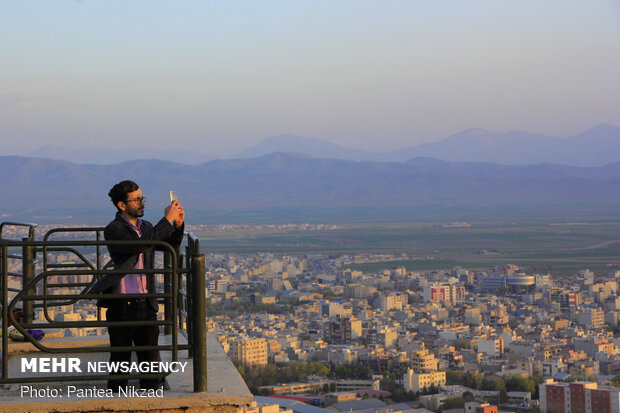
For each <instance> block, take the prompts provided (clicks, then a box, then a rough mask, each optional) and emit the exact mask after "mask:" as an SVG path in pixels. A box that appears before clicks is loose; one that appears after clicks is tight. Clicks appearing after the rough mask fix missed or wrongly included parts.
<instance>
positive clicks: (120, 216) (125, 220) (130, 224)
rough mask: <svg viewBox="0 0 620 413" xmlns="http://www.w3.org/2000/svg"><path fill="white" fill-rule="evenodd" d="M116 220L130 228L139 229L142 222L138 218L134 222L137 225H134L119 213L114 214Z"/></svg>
mask: <svg viewBox="0 0 620 413" xmlns="http://www.w3.org/2000/svg"><path fill="white" fill-rule="evenodd" d="M116 219H117V220H121V221H122V222H126V223H127V224H129V226H130V227H132V228H140V227H142V220H141V219H140V218H138V220H137V221H136V224H137V225H134V224H132V223H131V222H130V221H129V220H128V219H127V218H125V217H124V216H123V214H122V213H121V212H117V213H116Z"/></svg>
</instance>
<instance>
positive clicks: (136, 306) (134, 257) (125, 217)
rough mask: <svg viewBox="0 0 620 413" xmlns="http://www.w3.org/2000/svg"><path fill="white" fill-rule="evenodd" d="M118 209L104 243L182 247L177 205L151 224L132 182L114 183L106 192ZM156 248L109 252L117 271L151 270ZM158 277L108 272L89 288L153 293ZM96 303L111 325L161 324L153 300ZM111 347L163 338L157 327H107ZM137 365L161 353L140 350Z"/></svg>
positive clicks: (159, 383)
mask: <svg viewBox="0 0 620 413" xmlns="http://www.w3.org/2000/svg"><path fill="white" fill-rule="evenodd" d="M108 195H109V196H110V199H111V200H112V203H113V204H114V206H115V207H116V209H117V210H118V211H117V213H116V218H115V219H114V220H113V221H112V222H110V223H109V224H108V226H107V227H106V228H105V231H104V237H105V239H106V241H111V240H130V241H137V240H157V241H166V242H168V243H169V244H170V245H172V246H173V247H175V248H176V247H178V246H179V245H180V244H181V241H182V240H183V229H184V226H185V225H184V220H185V212H184V211H183V207H182V206H181V204H179V202H178V201H173V202H172V203H171V204H170V205H169V206H167V207H166V208H165V209H164V217H163V218H162V219H161V220H160V221H159V222H158V223H157V224H156V225H155V226H153V225H152V224H151V223H150V222H148V221H145V220H143V219H141V217H142V216H144V207H145V204H146V198H145V197H144V196H143V194H142V190H141V189H140V187H138V185H137V184H136V183H135V182H133V181H122V182H119V183H118V184H116V185H114V187H113V188H112V189H111V190H110V192H109V193H108ZM154 250H155V248H154V247H153V246H138V245H110V246H108V251H109V252H110V257H111V258H112V261H113V262H114V268H115V269H138V270H139V269H152V268H153V267H154V256H155V251H154ZM154 278H155V276H154V274H139V273H135V272H134V273H131V274H125V275H122V274H120V275H115V274H108V275H106V276H104V277H103V278H102V279H101V280H99V281H98V282H97V283H96V284H95V285H94V286H93V287H92V288H91V290H90V292H91V293H114V294H145V293H155V292H156V290H155V279H154ZM97 305H99V306H101V307H108V309H107V311H106V320H107V321H138V320H157V310H158V304H157V300H156V299H155V298H148V299H147V298H137V299H136V298H129V299H127V300H125V299H122V300H113V299H107V300H99V302H98V303H97ZM108 334H109V335H110V345H111V346H112V347H115V346H117V347H118V346H132V345H135V346H155V345H157V338H158V336H159V327H158V326H157V325H151V326H140V327H109V328H108ZM137 356H138V360H139V361H149V362H150V361H159V352H158V351H138V352H137ZM110 361H111V362H122V361H131V352H111V353H110ZM125 386H127V380H110V381H108V388H109V389H112V390H114V391H118V388H119V387H125ZM165 386H166V385H165V380H163V379H161V380H140V387H141V388H144V389H157V388H160V387H165Z"/></svg>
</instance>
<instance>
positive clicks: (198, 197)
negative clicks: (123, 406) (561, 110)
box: [0, 152, 620, 219]
mask: <svg viewBox="0 0 620 413" xmlns="http://www.w3.org/2000/svg"><path fill="white" fill-rule="evenodd" d="M0 174H1V176H2V177H3V191H2V192H3V205H2V211H1V212H2V214H3V217H4V218H5V219H7V218H8V217H14V216H20V217H24V216H25V217H28V216H34V215H53V214H73V215H76V214H82V215H83V214H85V213H91V212H92V213H99V212H101V213H102V215H103V214H107V215H109V213H110V209H111V208H112V205H111V204H110V203H109V202H110V201H109V199H108V197H107V192H108V190H109V189H110V187H111V186H112V185H113V184H115V183H116V182H118V181H120V180H123V179H127V178H130V179H133V180H135V181H136V182H138V183H139V185H140V186H141V188H142V190H143V192H144V193H145V195H146V196H147V197H148V205H149V206H151V207H155V208H157V210H159V209H160V207H162V208H163V205H165V204H166V203H167V202H168V201H167V194H168V191H169V190H171V189H174V190H176V192H177V194H178V195H179V199H180V200H181V201H182V202H183V204H184V205H185V206H186V208H187V210H188V211H194V212H197V211H220V210H229V211H241V210H259V209H266V208H311V209H315V210H317V211H319V210H321V209H324V208H330V207H340V208H342V207H399V206H420V205H425V206H429V207H432V206H435V205H439V206H452V207H461V206H489V205H491V206H502V205H510V206H514V205H527V204H537V205H544V204H560V205H567V206H568V205H572V204H575V203H605V204H607V205H611V204H612V203H617V202H618V201H620V163H612V164H609V165H606V166H600V167H587V168H586V167H574V166H562V165H554V164H539V165H534V166H509V165H499V164H494V163H482V162H446V161H441V160H436V159H429V158H415V159H412V160H409V161H407V162H375V161H350V160H339V159H322V158H315V157H310V156H307V155H302V154H294V153H282V152H277V153H273V154H269V155H265V156H261V157H256V158H247V159H227V160H214V161H210V162H206V163H203V164H199V165H193V166H192V165H184V164H180V163H174V162H169V161H161V160H133V161H130V162H123V163H119V164H114V165H92V164H90V165H89V164H74V163H70V162H66V161H59V160H52V159H45V158H26V157H18V156H4V157H0Z"/></svg>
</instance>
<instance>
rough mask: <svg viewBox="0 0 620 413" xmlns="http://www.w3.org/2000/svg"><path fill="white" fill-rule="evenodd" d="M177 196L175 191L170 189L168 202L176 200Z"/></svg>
mask: <svg viewBox="0 0 620 413" xmlns="http://www.w3.org/2000/svg"><path fill="white" fill-rule="evenodd" d="M177 199H178V198H177V193H176V192H174V191H170V203H173V202H174V201H176V200H177Z"/></svg>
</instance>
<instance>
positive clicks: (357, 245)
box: [197, 220, 620, 274]
mask: <svg viewBox="0 0 620 413" xmlns="http://www.w3.org/2000/svg"><path fill="white" fill-rule="evenodd" d="M443 224H444V223H427V222H424V223H405V224H372V225H371V224H367V225H363V224H359V225H345V226H341V227H340V228H338V229H334V230H315V231H286V232H285V231H280V232H278V231H275V230H274V231H270V232H253V231H248V232H236V233H228V232H220V233H209V232H204V233H199V234H197V235H198V236H199V237H200V239H201V248H202V250H203V251H205V252H230V253H241V254H249V253H254V252H272V253H277V254H291V255H302V254H309V253H322V254H329V255H340V254H344V253H354V252H374V253H389V254H400V253H406V254H407V255H408V256H409V257H412V258H414V259H412V260H406V261H397V262H388V263H368V264H363V265H357V266H354V268H357V269H362V270H365V271H378V270H380V269H383V268H391V267H393V266H405V267H407V268H408V269H410V270H433V269H450V268H452V267H454V266H456V265H461V266H463V267H466V268H470V269H484V268H488V267H490V266H493V265H501V264H506V263H512V264H517V265H519V266H521V267H524V268H529V269H531V270H538V271H544V270H548V269H551V270H552V271H553V272H554V273H557V274H569V273H572V272H574V271H576V270H579V269H584V268H589V269H591V270H593V271H595V272H603V271H604V272H607V271H609V270H610V269H611V268H610V266H609V264H610V262H612V261H620V233H619V232H620V222H616V221H612V220H608V221H606V222H577V223H561V222H553V221H549V222H546V223H545V222H535V223H524V224H517V223H509V222H508V223H502V222H498V223H488V222H480V223H476V222H472V223H471V224H472V225H471V227H463V228H461V227H445V226H443ZM485 250H486V251H491V252H492V254H488V253H487V254H484V253H483V251H485ZM619 269H620V268H619Z"/></svg>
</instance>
